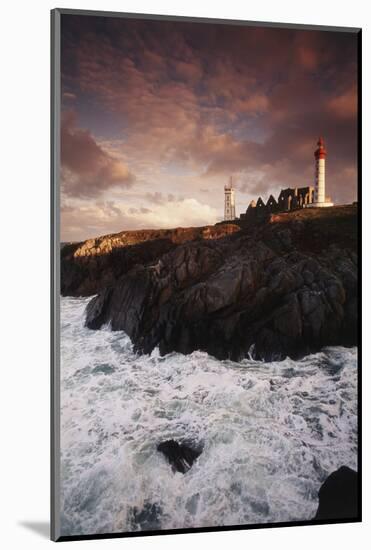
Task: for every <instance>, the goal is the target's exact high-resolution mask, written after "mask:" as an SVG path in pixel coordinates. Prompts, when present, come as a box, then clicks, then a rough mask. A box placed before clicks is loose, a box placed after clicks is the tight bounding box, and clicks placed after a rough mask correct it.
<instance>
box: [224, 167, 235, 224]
mask: <svg viewBox="0 0 371 550" xmlns="http://www.w3.org/2000/svg"><path fill="white" fill-rule="evenodd" d="M235 218H236V205H235V200H234V188H233V182H232V176H231V177H230V178H229V183H228V184H227V185H225V186H224V219H225V220H234V219H235Z"/></svg>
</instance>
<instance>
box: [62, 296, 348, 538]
mask: <svg viewBox="0 0 371 550" xmlns="http://www.w3.org/2000/svg"><path fill="white" fill-rule="evenodd" d="M88 301H89V299H85V298H84V299H83V298H62V299H61V493H62V494H61V510H62V517H61V526H62V534H63V535H81V534H85V535H86V534H97V533H113V532H123V531H139V530H148V529H156V530H158V529H175V528H189V527H209V526H216V525H218V526H223V525H237V524H256V523H264V522H281V521H296V520H308V519H311V518H312V517H313V516H314V514H315V512H316V508H317V504H318V500H317V492H318V489H319V487H320V485H321V483H322V482H323V481H324V479H325V478H326V476H327V475H328V474H329V473H331V472H332V471H333V470H335V469H337V468H338V467H339V466H341V465H347V466H349V467H351V468H354V469H357V349H356V348H351V349H349V348H342V347H333V348H326V349H324V350H323V351H322V352H321V353H317V354H314V355H310V356H307V357H305V358H304V359H302V360H299V361H293V360H291V359H286V360H284V361H281V362H276V363H275V362H273V363H261V362H257V361H253V360H248V359H245V360H243V361H241V362H239V363H235V362H232V361H219V360H217V359H215V358H213V357H211V356H210V355H208V354H207V353H203V352H194V353H192V354H191V355H188V356H184V355H181V354H179V353H171V354H169V355H166V356H165V357H160V356H159V354H158V352H157V351H156V350H155V351H154V352H153V353H152V354H151V355H150V356H149V355H144V356H139V355H137V354H135V353H133V349H132V345H131V342H130V339H129V338H128V336H127V335H126V334H125V333H124V332H112V331H110V330H109V328H108V327H106V328H104V329H103V330H100V331H91V330H89V329H86V328H85V327H84V310H85V307H86V304H87V302H88ZM167 439H175V440H177V441H186V442H190V443H192V442H194V443H197V444H203V452H202V454H201V456H200V457H199V459H198V460H197V461H196V462H195V464H194V465H193V467H192V468H191V469H190V470H189V471H188V472H187V473H186V474H185V475H183V474H181V473H174V472H173V471H172V469H171V467H170V466H169V464H168V463H167V461H166V459H165V458H164V456H163V455H161V454H160V453H158V452H157V451H156V446H157V444H158V443H160V442H161V441H165V440H167Z"/></svg>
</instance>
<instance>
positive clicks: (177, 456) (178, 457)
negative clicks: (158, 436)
mask: <svg viewBox="0 0 371 550" xmlns="http://www.w3.org/2000/svg"><path fill="white" fill-rule="evenodd" d="M157 450H158V451H159V452H160V453H162V454H164V455H165V456H166V458H167V459H168V461H169V463H170V464H171V467H172V469H173V471H177V472H181V473H182V474H185V473H186V472H188V470H189V469H190V468H191V467H192V464H193V463H194V461H195V460H196V459H197V458H198V457H199V456H200V454H201V453H202V450H200V449H199V448H198V449H195V448H192V447H189V446H188V445H186V444H185V443H181V444H179V443H178V442H177V441H174V440H173V439H170V440H169V441H164V442H163V443H160V444H159V445H158V446H157Z"/></svg>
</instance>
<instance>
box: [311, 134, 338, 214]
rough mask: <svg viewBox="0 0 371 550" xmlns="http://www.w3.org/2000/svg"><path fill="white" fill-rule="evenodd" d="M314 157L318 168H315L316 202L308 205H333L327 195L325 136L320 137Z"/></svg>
mask: <svg viewBox="0 0 371 550" xmlns="http://www.w3.org/2000/svg"><path fill="white" fill-rule="evenodd" d="M314 157H315V159H316V170H315V189H314V202H312V203H311V204H310V205H308V206H312V207H313V206H316V207H324V206H333V203H332V202H331V199H330V198H329V197H326V190H325V184H326V174H325V168H326V157H327V151H326V149H325V144H324V141H323V138H322V137H320V138H319V140H318V142H317V149H316V150H315V151H314Z"/></svg>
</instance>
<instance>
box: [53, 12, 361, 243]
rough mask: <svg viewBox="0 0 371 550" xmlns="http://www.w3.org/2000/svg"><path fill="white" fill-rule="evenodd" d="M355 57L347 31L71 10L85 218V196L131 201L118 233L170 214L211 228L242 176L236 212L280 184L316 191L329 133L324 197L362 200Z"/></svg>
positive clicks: (67, 27) (69, 137)
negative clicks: (320, 142)
mask: <svg viewBox="0 0 371 550" xmlns="http://www.w3.org/2000/svg"><path fill="white" fill-rule="evenodd" d="M356 61H357V37H356V35H355V34H353V33H350V32H328V31H307V30H302V31H298V30H294V29H272V28H262V27H260V28H259V27H244V26H233V25H224V24H220V25H213V24H204V23H202V24H201V23H198V24H194V23H188V22H187V23H182V22H181V23H174V22H167V21H156V22H150V21H145V20H134V19H130V20H125V19H121V18H120V19H114V18H108V17H93V16H90V17H83V16H68V15H64V16H62V75H63V77H62V88H63V90H65V93H64V94H63V98H62V100H63V108H64V110H65V111H66V114H65V115H64V116H65V122H64V125H63V127H62V157H63V158H62V160H63V172H62V175H63V184H64V185H63V191H64V194H65V195H66V197H68V198H69V199H70V203H69V204H73V206H74V207H75V208H76V209H77V211H79V212H80V210H81V208H82V206H83V204H82V199H83V198H84V199H85V203H84V206H87V204H88V203H87V202H86V201H87V200H92V201H94V205H95V201H96V198H97V197H100V198H101V199H102V200H103V201H105V202H106V203H107V202H109V201H111V202H113V203H114V204H121V203H122V201H124V202H125V204H124V206H123V207H122V208H123V210H122V211H123V212H124V213H125V215H123V216H124V217H122V216H121V217H119V218H118V219H117V220H116V221H115V223H116V222H117V223H121V224H122V227H121V229H123V228H125V227H126V224H128V226H129V225H130V227H132V225H133V224H134V225H135V224H137V227H143V224H150V223H153V224H158V223H159V220H158V217H156V216H159V215H160V214H161V215H162V216H164V218H163V219H164V222H166V223H169V224H170V223H172V221H173V222H174V223H176V224H179V225H186V224H187V223H193V222H192V220H193V219H194V220H196V219H200V218H199V217H200V215H201V214H202V215H205V216H206V217H205V219H203V220H202V221H201V223H212V220H214V219H215V216H217V217H218V218H219V219H220V218H221V217H222V214H223V186H224V183H225V182H226V181H227V179H228V177H229V176H230V175H231V174H233V175H234V176H235V181H236V185H237V208H238V212H241V211H244V210H245V209H246V206H247V204H248V202H249V200H250V199H251V198H256V197H257V196H259V195H262V196H263V197H267V196H268V194H270V193H275V194H277V193H278V192H279V189H280V187H282V186H284V187H287V186H289V185H290V186H294V185H295V186H300V185H313V183H314V157H313V151H314V148H315V146H316V141H317V139H318V136H319V135H320V134H322V135H323V136H324V138H325V142H326V146H327V149H328V162H327V192H328V194H330V195H331V196H332V198H333V199H334V200H335V201H336V202H349V201H352V200H355V199H356V185H357V170H356V168H357V102H356V96H357V65H356ZM71 106H73V108H74V110H75V112H76V113H77V115H78V119H76V118H75V119H74V118H73V117H72V115H71V114H70V113H69V109H71ZM77 120H78V125H77ZM78 126H79V127H80V128H79V127H78ZM81 128H86V130H83V129H81ZM129 167H130V170H129ZM133 173H135V176H136V180H135V186H133V187H132V188H131V187H130V186H131V184H132V182H133V179H134V177H133V175H132V174H133ZM72 199H74V202H73V201H72ZM206 199H207V202H208V205H205V200H206ZM192 200H194V201H196V202H195V203H193V202H192ZM187 201H188V202H187ZM189 201H191V202H189ZM199 204H202V205H204V206H208V207H209V210H207V209H206V208H199V206H198V205H199ZM162 206H163V207H164V211H162V210H161V207H162ZM95 208H96V206H94V209H95ZM129 209H131V210H130V211H129ZM145 209H148V210H150V212H147V211H146V210H145ZM166 209H170V210H173V211H174V213H175V212H176V215H175V214H174V217H171V216H170V214H167V212H166V211H165V210H166ZM189 210H191V211H192V212H193V213H194V217H193V218H192V217H191V215H190V213H189ZM104 211H105V212H106V213H107V216H109V214H108V210H107V207H105V210H104ZM193 213H192V216H193ZM80 214H81V212H80ZM180 215H182V216H183V220H181V219H180V217H179V216H180ZM100 216H101V217H100V218H99V219H101V220H103V219H105V218H104V216H103V217H102V213H101V214H100ZM207 216H209V218H207ZM68 219H71V220H72V218H71V217H70V218H68ZM80 219H81V222H80V228H81V235H86V234H87V233H89V234H91V232H92V231H93V228H92V226H91V224H90V226H89V227H90V229H89V231H88V229H87V225H86V224H87V222H86V224H85V222H84V219H86V218H84V217H83V216H82V217H80ZM109 219H110V218H109V217H108V218H107V222H106V223H107V227H111V226H112V224H111V225H110V222H109ZM66 223H67V222H66ZM71 223H72V222H71ZM74 223H75V222H74ZM76 223H78V217H77V218H76ZM84 224H85V225H84ZM95 228H96V230H97V231H98V230H99V231H101V229H100V226H99V227H98V226H95ZM62 229H63V227H62Z"/></svg>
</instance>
